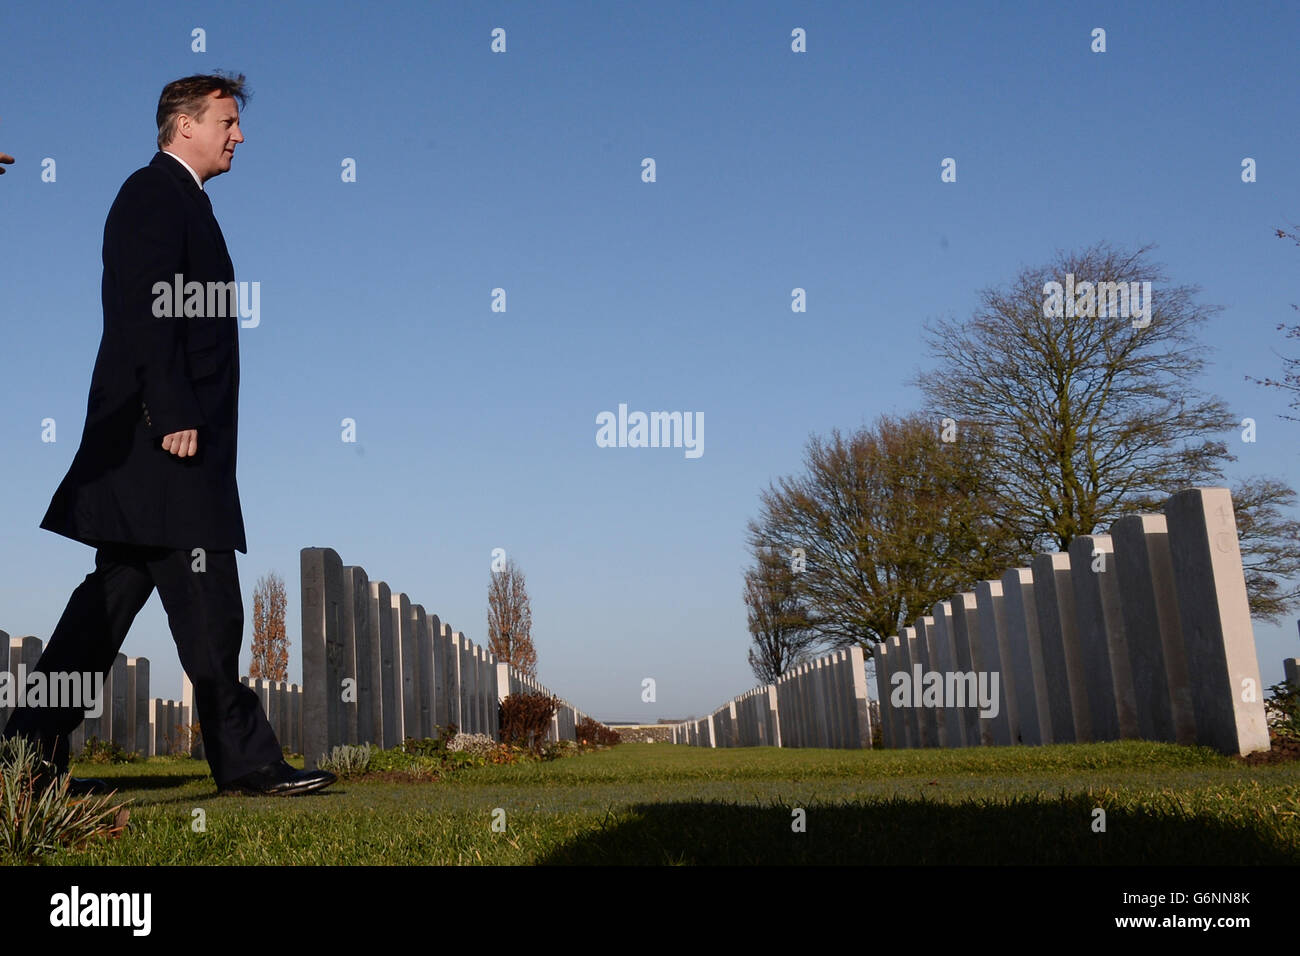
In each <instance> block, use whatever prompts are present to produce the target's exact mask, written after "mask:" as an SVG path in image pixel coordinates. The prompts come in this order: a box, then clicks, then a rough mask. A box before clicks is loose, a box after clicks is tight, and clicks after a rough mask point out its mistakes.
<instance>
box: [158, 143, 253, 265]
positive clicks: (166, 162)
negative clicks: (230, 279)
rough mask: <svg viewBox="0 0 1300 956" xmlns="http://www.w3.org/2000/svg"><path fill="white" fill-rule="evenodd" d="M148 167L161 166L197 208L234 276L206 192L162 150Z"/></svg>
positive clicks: (227, 251) (224, 241) (183, 168)
mask: <svg viewBox="0 0 1300 956" xmlns="http://www.w3.org/2000/svg"><path fill="white" fill-rule="evenodd" d="M149 165H150V166H162V167H163V168H164V169H166V170H167V171H168V172H170V173H171V174H172V176H173V177H175V179H176V181H177V182H178V183H179V184H180V186H181V190H182V191H183V192H184V193H185V195H187V196H188V197H189V198H190V200H191V201H192V202H194V203H195V204H196V205H197V206H198V208H199V210H200V211H201V212H202V213H203V219H204V221H205V222H206V223H207V225H208V228H209V229H210V230H211V231H212V235H213V237H214V238H215V239H216V240H217V244H218V245H219V246H221V254H222V255H223V256H225V258H226V268H227V270H229V273H230V275H232V276H233V275H234V274H235V265H234V263H233V262H231V260H230V250H228V249H227V248H226V237H225V236H223V235H222V234H221V226H220V225H218V224H217V217H216V214H215V213H213V211H212V200H211V199H209V198H208V194H207V191H206V190H203V189H200V188H199V184H198V183H196V182H195V181H194V177H193V176H191V175H190V171H189V170H188V169H186V168H185V167H184V166H182V165H181V164H180V163H178V162H177V161H176V159H175V158H174V157H172V156H168V155H167V154H166V153H164V152H163V151H162V150H159V151H158V152H157V153H155V154H154V157H153V159H152V160H151V161H150V163H149Z"/></svg>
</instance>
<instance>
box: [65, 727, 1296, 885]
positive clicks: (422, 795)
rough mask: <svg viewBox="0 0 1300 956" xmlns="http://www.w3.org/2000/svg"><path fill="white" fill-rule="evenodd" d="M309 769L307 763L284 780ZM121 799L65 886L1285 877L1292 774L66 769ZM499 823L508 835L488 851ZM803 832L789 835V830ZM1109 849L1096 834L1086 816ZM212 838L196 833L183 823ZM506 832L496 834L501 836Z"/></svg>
mask: <svg viewBox="0 0 1300 956" xmlns="http://www.w3.org/2000/svg"><path fill="white" fill-rule="evenodd" d="M296 763H297V765H299V766H301V762H300V761H297V762H296ZM73 773H74V774H76V775H78V776H98V777H102V778H104V779H107V780H108V781H109V782H110V783H111V784H113V785H115V786H117V787H118V788H119V799H129V800H130V801H131V803H130V804H129V806H130V809H131V820H130V826H129V828H128V829H127V831H126V832H125V834H124V835H123V836H122V837H120V838H119V839H115V840H107V841H97V842H96V843H95V844H94V845H92V846H91V847H89V848H87V849H86V850H84V851H82V852H71V851H63V852H60V853H58V854H56V855H52V856H47V857H44V858H43V859H44V860H46V861H48V862H51V863H57V864H65V865H68V864H73V865H85V864H126V865H141V864H152V865H159V864H163V865H170V864H180V865H193V864H271V865H283V864H299V863H302V864H326V865H335V864H343V865H354V864H533V863H587V864H611V863H641V864H757V863H850V864H935V863H938V864H943V863H952V864H1024V863H1028V864H1079V863H1084V864H1090V863H1098V864H1121V865H1131V864H1261V863H1272V864H1295V863H1300V763H1296V762H1291V763H1287V764H1277V765H1269V766H1260V767H1248V766H1245V765H1244V764H1242V763H1241V762H1240V761H1237V760H1233V759H1230V758H1227V757H1222V756H1219V755H1218V754H1215V753H1213V752H1212V751H1209V750H1206V749H1204V748H1189V747H1180V746H1177V745H1172V744H1151V743H1142V742H1132V741H1129V742H1119V743H1105V744H1080V745H1068V746H1052V747H1032V748H1031V747H1019V748H974V749H966V750H947V751H938V750H935V751H847V750H780V749H776V748H771V747H762V748H745V749H722V750H711V749H705V748H699V747H686V746H673V745H671V744H644V743H641V744H621V745H619V746H617V747H614V748H611V749H608V750H603V751H600V752H596V753H588V754H583V755H579V756H574V757H568V758H564V759H560V760H555V761H550V762H546V763H525V764H515V765H506V766H487V767H478V768H473V769H467V770H461V771H458V772H457V773H455V774H453V775H450V776H448V777H445V778H443V779H441V780H437V781H434V782H430V783H412V784H406V783H388V782H380V781H373V782H372V781H366V780H364V779H360V780H357V779H353V780H341V781H339V783H337V784H335V785H334V786H333V787H331V788H329V789H328V790H326V791H324V792H323V793H320V794H316V795H308V796H304V797H292V798H271V797H218V796H216V794H215V790H214V787H213V783H212V779H211V777H210V776H209V775H208V769H207V764H206V763H204V762H202V761H192V760H185V759H174V758H153V759H151V760H149V761H148V762H145V763H133V764H117V765H103V764H79V765H77V766H75V767H74V768H73ZM497 808H500V809H501V810H503V811H504V823H505V829H504V832H497V831H496V830H494V829H493V819H494V811H495V810H496V809H497ZM795 808H801V809H802V810H803V811H804V812H805V823H806V827H805V830H804V832H795V829H794V828H793V826H792V823H793V822H794V820H795V814H794V812H793V811H794V810H795ZM1095 808H1101V809H1103V810H1104V811H1105V824H1106V830H1105V832H1104V833H1098V832H1094V829H1093V825H1094V809H1095ZM196 810H202V811H203V813H204V816H205V818H206V819H205V826H206V829H205V831H204V832H195V830H194V828H193V825H192V824H193V821H194V820H195V819H196V815H195V811H196ZM496 817H498V818H500V814H496Z"/></svg>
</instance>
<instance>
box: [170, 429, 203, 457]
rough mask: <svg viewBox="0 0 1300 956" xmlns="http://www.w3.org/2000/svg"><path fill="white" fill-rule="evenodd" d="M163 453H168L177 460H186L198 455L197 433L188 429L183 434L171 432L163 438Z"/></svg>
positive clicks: (195, 430) (196, 430)
mask: <svg viewBox="0 0 1300 956" xmlns="http://www.w3.org/2000/svg"><path fill="white" fill-rule="evenodd" d="M163 451H169V452H171V453H172V454H173V455H175V456H176V457H177V458H186V457H188V456H190V455H197V454H198V453H199V432H198V429H196V428H189V429H186V430H185V431H183V432H172V433H171V434H170V435H167V436H166V437H165V438H163Z"/></svg>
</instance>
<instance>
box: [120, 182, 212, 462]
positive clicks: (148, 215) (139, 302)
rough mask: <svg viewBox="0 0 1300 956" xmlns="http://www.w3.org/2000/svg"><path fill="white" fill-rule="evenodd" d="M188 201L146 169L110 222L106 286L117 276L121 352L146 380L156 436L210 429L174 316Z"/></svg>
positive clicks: (145, 411) (150, 428)
mask: <svg viewBox="0 0 1300 956" xmlns="http://www.w3.org/2000/svg"><path fill="white" fill-rule="evenodd" d="M182 202H183V200H182V197H181V196H180V195H179V194H177V192H176V190H175V189H174V187H172V185H171V184H170V183H168V182H167V181H166V180H165V179H164V178H162V175H160V174H158V173H157V172H153V171H150V172H149V173H145V172H143V171H142V173H137V174H136V175H135V176H133V177H132V178H131V179H128V180H127V182H126V183H125V185H123V187H122V190H121V192H119V193H118V196H117V199H116V201H114V203H113V208H112V209H111V210H110V211H109V214H108V221H107V222H106V223H105V225H104V276H105V283H106V284H107V283H108V281H109V275H110V272H111V273H112V275H113V277H114V279H115V282H114V285H115V286H116V289H117V294H118V295H119V296H120V298H119V301H118V302H117V303H116V310H115V311H116V314H117V316H118V318H119V324H120V327H119V328H118V329H117V332H118V335H119V338H120V341H121V343H122V351H121V355H122V356H123V361H125V362H127V363H128V364H129V365H130V366H131V368H132V370H133V372H134V373H135V379H136V381H137V382H138V383H139V386H140V398H141V401H142V403H143V406H144V407H143V408H142V410H141V416H142V417H143V418H144V421H145V430H146V432H147V433H148V434H149V435H150V436H151V437H153V438H162V437H164V436H165V435H170V434H171V433H172V432H178V431H184V430H186V429H189V428H198V427H199V426H200V425H203V424H204V419H203V413H202V412H201V411H200V409H199V403H198V399H197V398H196V397H195V395H194V388H193V386H192V385H191V384H190V379H189V373H188V371H187V363H186V358H185V340H186V336H185V327H184V322H185V321H186V320H185V316H184V313H183V312H181V314H173V312H174V311H175V310H174V309H173V301H172V293H171V289H172V286H173V284H174V282H175V281H176V275H177V274H178V273H179V274H181V276H182V278H181V280H180V281H181V283H182V286H183V284H184V282H186V281H187V279H186V278H185V276H184V272H185V263H186V261H187V257H186V251H185V231H186V230H185V213H184V207H183V205H182ZM160 282H165V283H166V285H167V289H168V291H167V292H166V293H165V295H163V296H162V297H160V296H159V295H158V293H157V292H155V285H157V284H158V283H160ZM182 301H183V299H182ZM105 304H106V305H108V303H105ZM156 313H161V314H156Z"/></svg>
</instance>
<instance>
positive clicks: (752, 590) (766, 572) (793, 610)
mask: <svg viewBox="0 0 1300 956" xmlns="http://www.w3.org/2000/svg"><path fill="white" fill-rule="evenodd" d="M754 557H755V566H754V567H752V568H750V569H749V570H748V571H746V572H745V592H744V593H745V605H746V607H747V608H748V611H747V616H748V621H749V633H750V636H751V638H752V640H753V644H754V646H753V647H751V648H750V650H749V667H750V669H751V670H752V671H753V672H754V676H755V677H756V678H758V680H759V681H760V682H762V683H764V684H771V683H773V682H774V681H776V679H777V678H779V677H781V676H782V675H783V674H785V673H786V671H788V670H789V669H790V668H791V667H792V666H793V665H795V664H798V663H799V662H800V661H802V660H803V659H804V658H805V657H806V656H807V654H808V652H809V651H810V650H811V649H812V648H813V647H814V646H815V645H816V644H817V642H818V636H817V634H816V632H814V631H811V630H809V628H808V612H807V609H806V608H805V607H804V606H803V604H802V602H801V601H800V599H799V596H798V594H797V592H796V588H795V575H796V574H798V573H800V564H799V556H798V555H791V556H789V557H788V558H787V557H783V556H782V555H780V554H778V553H776V552H775V551H771V550H760V551H758V552H756V553H755V555H754Z"/></svg>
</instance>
